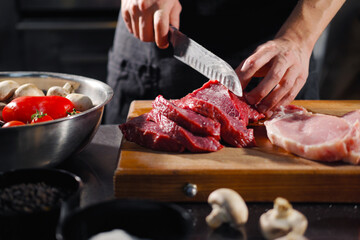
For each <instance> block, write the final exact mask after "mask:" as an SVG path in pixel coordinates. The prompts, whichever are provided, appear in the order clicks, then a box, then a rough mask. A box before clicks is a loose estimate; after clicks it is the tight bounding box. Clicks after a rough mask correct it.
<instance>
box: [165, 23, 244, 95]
mask: <svg viewBox="0 0 360 240" xmlns="http://www.w3.org/2000/svg"><path fill="white" fill-rule="evenodd" d="M169 41H170V43H171V44H172V46H173V48H174V57H175V58H176V59H178V60H180V61H181V62H183V63H185V64H187V65H189V66H190V67H192V68H194V69H195V70H197V71H198V72H200V73H202V74H203V75H205V76H206V77H208V78H209V79H212V80H218V81H219V82H220V83H221V84H223V85H224V86H225V87H226V88H228V89H229V90H230V91H231V92H233V93H234V94H235V95H237V96H239V97H242V95H243V92H242V87H241V83H240V80H239V77H238V76H237V74H236V73H235V71H234V69H233V68H232V67H231V66H230V65H229V64H228V63H227V62H225V61H224V60H222V59H221V58H219V57H218V56H216V55H215V54H213V53H212V52H210V51H209V50H207V49H206V48H204V47H203V46H201V45H200V44H198V43H197V42H195V41H194V40H192V39H190V38H188V37H187V36H186V35H185V34H183V33H182V32H180V31H179V30H178V29H176V28H175V27H173V26H171V25H170V31H169Z"/></svg>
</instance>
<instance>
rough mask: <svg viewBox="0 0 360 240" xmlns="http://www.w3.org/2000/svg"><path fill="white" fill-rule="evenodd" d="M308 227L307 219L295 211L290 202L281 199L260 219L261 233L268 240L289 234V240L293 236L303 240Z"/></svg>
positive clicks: (277, 199)
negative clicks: (302, 237)
mask: <svg viewBox="0 0 360 240" xmlns="http://www.w3.org/2000/svg"><path fill="white" fill-rule="evenodd" d="M307 225H308V222H307V219H306V217H305V216H304V215H303V214H302V213H301V212H299V211H297V210H295V209H293V207H292V205H291V204H290V203H289V202H288V200H286V199H285V198H281V197H278V198H276V199H275V201H274V208H273V209H270V210H269V211H267V212H266V213H264V214H262V215H261V217H260V226H261V231H262V233H263V235H264V237H265V238H266V239H276V238H279V237H284V236H286V235H288V234H289V233H291V234H289V236H288V237H289V239H291V238H290V237H291V236H298V237H299V238H298V239H301V238H300V237H301V236H302V235H303V234H304V233H305V231H306V228H307ZM285 239H286V238H285Z"/></svg>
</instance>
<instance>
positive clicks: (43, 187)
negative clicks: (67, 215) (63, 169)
mask: <svg viewBox="0 0 360 240" xmlns="http://www.w3.org/2000/svg"><path fill="white" fill-rule="evenodd" d="M67 195H68V194H67V193H66V191H64V190H63V189H60V188H56V187H53V186H49V185H47V184H46V183H44V182H39V183H21V184H16V185H12V186H9V187H6V188H2V189H0V214H11V213H32V212H38V211H49V210H51V209H52V208H54V207H57V206H60V204H61V202H62V201H63V200H64V199H65V198H66V197H67Z"/></svg>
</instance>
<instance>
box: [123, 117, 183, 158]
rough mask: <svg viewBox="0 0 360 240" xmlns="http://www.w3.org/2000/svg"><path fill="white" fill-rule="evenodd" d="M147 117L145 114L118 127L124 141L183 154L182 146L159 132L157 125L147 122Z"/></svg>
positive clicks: (161, 131)
mask: <svg viewBox="0 0 360 240" xmlns="http://www.w3.org/2000/svg"><path fill="white" fill-rule="evenodd" d="M147 117H148V114H147V113H146V114H143V115H140V116H138V117H135V118H132V119H130V120H128V121H127V122H126V123H123V124H121V125H119V127H120V129H121V131H122V133H123V136H124V137H125V139H126V140H128V141H130V142H135V143H137V144H139V145H140V146H143V147H146V148H150V149H153V150H156V151H165V152H183V151H184V150H185V148H184V146H183V145H182V144H180V143H179V142H178V141H177V140H175V139H174V138H173V137H172V136H170V135H169V134H168V133H166V132H164V131H163V130H161V128H160V127H159V125H158V124H157V123H155V122H151V121H147V120H146V119H147Z"/></svg>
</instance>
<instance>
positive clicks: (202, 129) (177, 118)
mask: <svg viewBox="0 0 360 240" xmlns="http://www.w3.org/2000/svg"><path fill="white" fill-rule="evenodd" d="M152 105H153V108H154V109H157V110H158V111H159V112H161V113H162V114H163V115H164V116H166V117H167V118H168V119H170V120H172V121H174V122H176V123H177V124H178V125H180V126H182V127H184V128H186V129H187V130H189V131H190V132H192V133H194V134H198V135H202V136H213V137H214V138H216V139H217V140H219V139H220V124H219V123H218V122H216V121H214V120H212V119H209V118H206V117H204V116H202V115H200V114H198V113H196V112H194V111H191V110H188V109H182V108H179V107H177V106H175V105H174V104H173V103H171V102H170V101H168V100H166V99H165V98H164V97H163V96H161V95H159V96H157V97H156V98H155V100H154V101H153V103H152Z"/></svg>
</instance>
